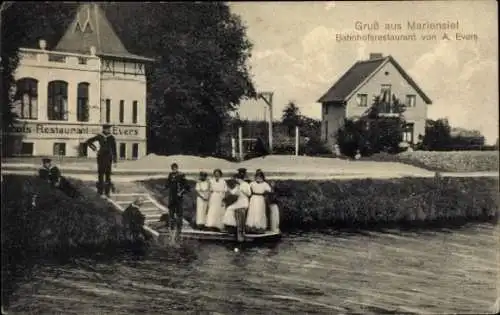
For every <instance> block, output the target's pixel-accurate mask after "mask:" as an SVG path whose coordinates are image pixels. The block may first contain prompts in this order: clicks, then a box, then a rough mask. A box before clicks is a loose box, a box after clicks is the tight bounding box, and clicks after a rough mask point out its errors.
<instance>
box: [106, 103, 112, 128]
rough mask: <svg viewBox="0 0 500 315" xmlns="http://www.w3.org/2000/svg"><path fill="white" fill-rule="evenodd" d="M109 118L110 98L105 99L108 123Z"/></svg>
mask: <svg viewBox="0 0 500 315" xmlns="http://www.w3.org/2000/svg"><path fill="white" fill-rule="evenodd" d="M110 120H111V100H110V99H109V98H107V99H106V122H107V123H109V122H110Z"/></svg>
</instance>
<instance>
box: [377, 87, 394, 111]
mask: <svg viewBox="0 0 500 315" xmlns="http://www.w3.org/2000/svg"><path fill="white" fill-rule="evenodd" d="M380 95H381V97H382V99H381V101H382V108H381V110H380V112H381V113H391V112H392V111H391V102H392V92H391V85H390V84H382V88H381V90H380Z"/></svg>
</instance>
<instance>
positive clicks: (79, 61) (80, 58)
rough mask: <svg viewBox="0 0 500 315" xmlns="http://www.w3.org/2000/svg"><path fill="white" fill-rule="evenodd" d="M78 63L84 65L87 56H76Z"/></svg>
mask: <svg viewBox="0 0 500 315" xmlns="http://www.w3.org/2000/svg"><path fill="white" fill-rule="evenodd" d="M78 64H80V65H86V64H87V58H85V57H78Z"/></svg>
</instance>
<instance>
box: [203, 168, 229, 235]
mask: <svg viewBox="0 0 500 315" xmlns="http://www.w3.org/2000/svg"><path fill="white" fill-rule="evenodd" d="M221 177H222V171H221V170H219V169H216V170H215V171H214V178H212V179H210V198H209V199H208V213H207V221H206V223H205V226H206V227H207V228H210V229H215V230H219V231H222V229H223V228H224V224H223V223H222V219H223V217H224V212H225V209H224V202H223V200H224V197H225V196H226V192H227V191H228V187H227V184H226V181H225V180H224V179H222V178H221Z"/></svg>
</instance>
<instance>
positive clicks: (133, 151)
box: [132, 143, 139, 159]
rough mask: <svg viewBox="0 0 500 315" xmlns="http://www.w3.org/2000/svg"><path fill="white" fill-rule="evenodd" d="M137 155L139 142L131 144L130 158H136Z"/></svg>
mask: <svg viewBox="0 0 500 315" xmlns="http://www.w3.org/2000/svg"><path fill="white" fill-rule="evenodd" d="M138 157H139V144H137V143H133V144H132V158H133V159H137V158H138Z"/></svg>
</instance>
